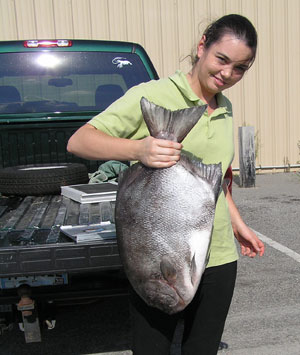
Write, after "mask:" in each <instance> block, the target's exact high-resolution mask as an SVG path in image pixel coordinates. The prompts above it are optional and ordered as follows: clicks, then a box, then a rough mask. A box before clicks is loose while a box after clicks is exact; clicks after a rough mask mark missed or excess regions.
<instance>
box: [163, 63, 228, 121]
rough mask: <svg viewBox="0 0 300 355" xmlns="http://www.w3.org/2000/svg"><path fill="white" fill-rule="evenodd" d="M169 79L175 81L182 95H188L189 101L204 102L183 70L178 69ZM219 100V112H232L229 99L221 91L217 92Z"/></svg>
mask: <svg viewBox="0 0 300 355" xmlns="http://www.w3.org/2000/svg"><path fill="white" fill-rule="evenodd" d="M169 79H170V80H171V81H173V83H174V84H175V85H176V86H177V87H178V89H179V91H180V92H181V93H182V95H183V96H184V97H186V98H187V99H188V100H189V101H191V102H193V103H194V105H203V104H204V102H203V101H202V100H201V99H200V98H199V97H198V96H197V95H196V94H195V93H194V91H193V90H192V88H191V86H190V84H189V82H188V80H187V77H186V75H185V74H184V73H183V72H182V71H181V70H177V71H176V72H175V74H173V75H172V76H170V77H169ZM217 102H218V108H217V109H216V111H217V112H216V113H217V114H220V113H230V112H231V108H230V107H229V105H228V100H227V99H226V98H225V96H224V95H223V94H222V93H221V92H220V93H218V94H217Z"/></svg>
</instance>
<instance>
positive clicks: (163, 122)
mask: <svg viewBox="0 0 300 355" xmlns="http://www.w3.org/2000/svg"><path fill="white" fill-rule="evenodd" d="M206 108H207V105H202V106H195V107H190V108H186V109H182V110H176V111H171V110H167V109H166V108H164V107H161V106H158V105H155V104H154V103H153V102H150V101H148V100H147V99H146V98H145V97H142V99H141V109H142V113H143V117H144V120H145V122H146V125H147V127H148V129H149V132H150V135H151V136H152V137H155V138H160V139H168V140H172V141H176V142H182V141H183V139H184V138H185V137H186V135H187V134H188V133H189V132H190V130H191V129H192V128H193V127H194V126H195V124H196V123H197V122H198V121H199V119H200V117H201V116H202V115H203V113H204V111H205V110H206Z"/></svg>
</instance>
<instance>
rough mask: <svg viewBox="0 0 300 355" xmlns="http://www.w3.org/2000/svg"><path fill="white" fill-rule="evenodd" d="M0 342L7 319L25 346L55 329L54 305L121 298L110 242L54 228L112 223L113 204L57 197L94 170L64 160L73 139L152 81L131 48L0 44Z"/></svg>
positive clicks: (144, 61) (90, 164) (93, 165)
mask: <svg viewBox="0 0 300 355" xmlns="http://www.w3.org/2000/svg"><path fill="white" fill-rule="evenodd" d="M0 60H1V66H0V193H1V197H0V335H1V334H2V333H3V332H4V331H5V330H7V329H9V328H10V327H11V326H12V324H13V323H14V322H15V321H16V320H17V321H18V322H19V325H20V328H21V329H22V330H24V332H25V339H26V342H36V341H41V331H40V330H41V329H40V328H41V327H40V326H41V325H42V324H46V325H47V326H48V328H53V327H54V326H55V317H54V313H53V311H52V310H53V307H54V305H55V303H56V302H57V301H60V300H64V301H65V300H74V299H78V298H79V299H85V298H98V297H104V296H115V295H124V294H126V293H127V286H128V284H127V280H126V278H125V277H124V276H123V273H122V265H121V262H120V259H119V255H118V248H117V243H116V238H115V236H110V238H107V239H104V240H92V239H89V240H88V241H81V242H80V243H79V242H76V241H74V240H73V239H71V238H70V237H69V236H68V235H66V234H65V233H63V232H62V229H61V227H62V226H70V227H72V226H86V225H93V224H97V223H98V224H99V223H102V222H108V223H112V224H113V222H114V202H113V201H106V202H97V203H87V204H81V203H78V202H76V201H73V200H71V199H69V198H67V197H64V196H62V195H61V193H60V187H61V186H63V185H74V184H82V183H87V182H88V180H89V175H88V174H89V173H93V172H95V171H97V169H98V168H99V165H101V163H103V162H95V161H85V160H81V159H79V158H78V157H75V156H73V155H72V154H69V153H68V152H67V151H66V144H67V141H68V139H69V137H70V136H71V135H72V134H73V132H74V131H75V130H76V129H77V128H78V127H80V126H81V125H83V124H84V123H86V122H87V121H88V120H89V119H90V118H91V117H93V116H94V115H96V114H97V113H99V112H101V111H103V110H104V109H105V108H106V107H108V106H109V105H110V104H111V103H112V102H113V101H114V100H116V99H117V98H118V97H120V96H121V95H123V94H124V93H125V92H126V90H128V89H129V88H130V87H132V86H134V85H137V84H139V83H140V82H145V81H149V80H153V79H158V75H157V73H156V71H155V69H154V67H153V65H152V63H151V61H150V59H149V57H148V55H147V54H146V52H145V50H144V49H143V48H142V47H141V46H140V45H138V44H134V43H128V42H112V41H90V40H41V41H39V40H32V41H9V42H0Z"/></svg>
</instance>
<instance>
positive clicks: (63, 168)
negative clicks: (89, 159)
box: [0, 163, 89, 196]
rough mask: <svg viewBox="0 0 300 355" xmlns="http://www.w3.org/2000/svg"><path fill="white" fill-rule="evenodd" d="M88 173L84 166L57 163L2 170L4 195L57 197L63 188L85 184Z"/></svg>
mask: <svg viewBox="0 0 300 355" xmlns="http://www.w3.org/2000/svg"><path fill="white" fill-rule="evenodd" d="M88 179H89V178H88V171H87V168H86V166H85V165H84V164H77V163H57V164H34V165H18V166H13V167H8V168H4V169H0V192H1V193H2V194H3V195H19V196H27V195H33V196H38V195H55V194H60V193H61V189H60V187H61V186H65V185H75V184H85V183H87V182H88Z"/></svg>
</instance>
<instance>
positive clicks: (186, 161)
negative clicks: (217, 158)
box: [180, 154, 222, 201]
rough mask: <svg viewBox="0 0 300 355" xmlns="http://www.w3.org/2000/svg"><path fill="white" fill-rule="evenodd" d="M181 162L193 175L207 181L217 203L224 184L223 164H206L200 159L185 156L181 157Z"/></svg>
mask: <svg viewBox="0 0 300 355" xmlns="http://www.w3.org/2000/svg"><path fill="white" fill-rule="evenodd" d="M180 162H181V164H182V165H183V166H184V167H185V168H186V169H187V170H188V171H190V172H191V173H192V174H194V175H197V176H199V177H200V178H203V179H205V180H207V182H208V183H209V184H210V185H211V187H212V189H213V192H214V195H215V200H216V201H217V199H218V196H219V193H220V188H221V184H222V164H221V163H218V164H204V163H202V162H201V160H199V159H198V158H196V157H190V156H189V157H188V156H186V155H184V154H182V155H181V158H180Z"/></svg>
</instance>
